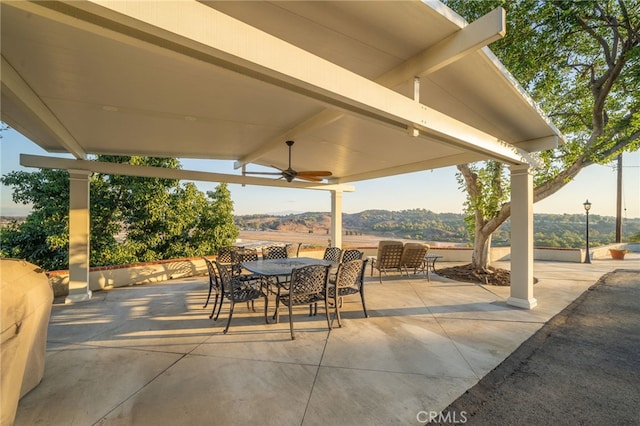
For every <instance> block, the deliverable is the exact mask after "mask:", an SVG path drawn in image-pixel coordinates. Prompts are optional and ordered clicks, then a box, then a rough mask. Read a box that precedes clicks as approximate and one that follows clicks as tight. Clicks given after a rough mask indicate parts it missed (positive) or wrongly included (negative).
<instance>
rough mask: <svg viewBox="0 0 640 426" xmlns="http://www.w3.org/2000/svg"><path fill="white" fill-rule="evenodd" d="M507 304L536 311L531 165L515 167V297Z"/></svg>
mask: <svg viewBox="0 0 640 426" xmlns="http://www.w3.org/2000/svg"><path fill="white" fill-rule="evenodd" d="M507 304H509V305H513V306H517V307H519V308H525V309H533V308H535V306H536V305H537V304H538V302H537V301H536V299H535V298H534V297H533V176H532V171H531V169H530V167H529V165H518V166H511V297H509V298H508V299H507Z"/></svg>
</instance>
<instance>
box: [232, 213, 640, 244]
mask: <svg viewBox="0 0 640 426" xmlns="http://www.w3.org/2000/svg"><path fill="white" fill-rule="evenodd" d="M235 220H236V224H237V225H238V227H240V228H241V229H246V230H262V231H265V230H273V231H283V232H301V233H314V234H323V235H327V234H329V233H330V227H331V215H330V214H329V213H326V212H307V213H298V214H289V215H284V216H276V215H244V216H236V217H235ZM342 221H343V222H342V228H343V231H344V233H345V234H347V235H359V234H367V235H376V236H379V237H384V238H402V239H415V240H423V241H440V242H450V243H459V244H460V243H462V244H471V243H472V238H471V237H470V235H469V232H468V231H467V229H466V226H465V221H464V215H463V214H456V213H434V212H432V211H429V210H425V209H412V210H401V211H389V210H366V211H363V212H360V213H353V214H348V213H344V214H343V215H342ZM615 223H616V220H615V217H613V216H598V215H590V216H589V240H590V243H591V244H592V245H593V246H598V245H604V244H610V243H612V242H614V241H615ZM585 227H586V225H585V215H583V214H536V215H534V239H535V243H534V244H535V245H536V246H538V247H573V248H578V247H583V246H584V236H585ZM638 234H640V219H638V218H634V219H625V220H624V221H623V236H624V238H623V240H624V241H630V239H631V237H632V236H633V235H638ZM509 238H510V222H509V221H507V222H505V223H504V224H503V225H502V226H501V227H500V229H499V230H498V231H497V232H496V233H494V235H493V239H492V244H493V245H494V246H507V245H509V244H510V241H509Z"/></svg>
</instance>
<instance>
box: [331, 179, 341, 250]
mask: <svg viewBox="0 0 640 426" xmlns="http://www.w3.org/2000/svg"><path fill="white" fill-rule="evenodd" d="M331 245H332V246H334V247H340V248H342V191H338V190H332V191H331Z"/></svg>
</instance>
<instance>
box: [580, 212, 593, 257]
mask: <svg viewBox="0 0 640 426" xmlns="http://www.w3.org/2000/svg"><path fill="white" fill-rule="evenodd" d="M582 205H583V206H584V211H585V212H587V254H586V255H585V256H584V263H591V257H590V256H589V210H590V209H591V203H590V202H589V200H587V201H585V202H584V203H582Z"/></svg>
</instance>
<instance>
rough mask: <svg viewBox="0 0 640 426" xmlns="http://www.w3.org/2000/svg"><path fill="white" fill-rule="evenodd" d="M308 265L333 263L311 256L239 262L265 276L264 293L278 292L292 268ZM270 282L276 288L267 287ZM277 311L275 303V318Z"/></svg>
mask: <svg viewBox="0 0 640 426" xmlns="http://www.w3.org/2000/svg"><path fill="white" fill-rule="evenodd" d="M310 265H324V266H334V265H335V263H334V262H331V261H328V260H324V259H316V258H313V257H293V258H287V259H266V260H265V259H259V260H252V261H248V262H240V266H241V267H242V268H244V269H246V270H247V271H249V272H251V273H254V274H257V275H261V276H263V277H265V278H266V281H265V284H266V286H267V288H266V289H265V292H266V293H265V294H269V293H273V294H279V291H280V288H281V287H282V286H283V284H285V283H287V282H289V281H290V280H291V274H292V273H293V270H294V269H296V268H302V267H303V266H310ZM273 279H275V283H274V282H273ZM272 283H273V284H275V286H276V288H277V289H276V290H273V289H269V288H268V287H269V286H270V285H271V284H272ZM277 312H278V306H277V303H276V312H274V314H273V318H277Z"/></svg>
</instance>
